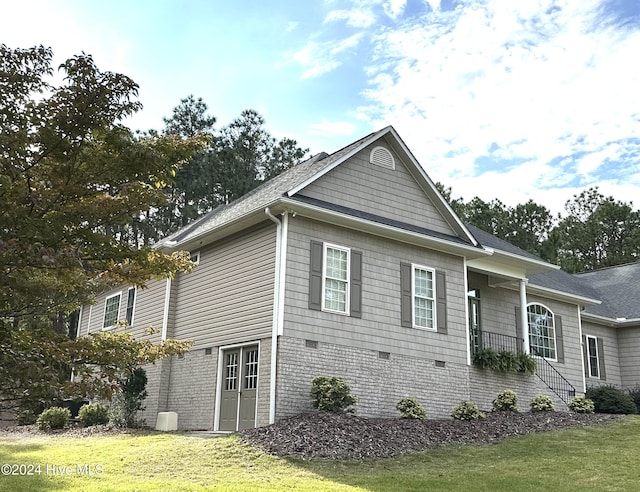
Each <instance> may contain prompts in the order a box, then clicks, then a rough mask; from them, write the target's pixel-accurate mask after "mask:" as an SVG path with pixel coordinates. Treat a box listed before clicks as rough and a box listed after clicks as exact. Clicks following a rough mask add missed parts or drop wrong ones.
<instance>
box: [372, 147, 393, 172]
mask: <svg viewBox="0 0 640 492" xmlns="http://www.w3.org/2000/svg"><path fill="white" fill-rule="evenodd" d="M369 162H370V163H371V164H375V165H376V166H380V167H386V168H387V169H395V168H396V161H395V160H394V159H393V155H391V152H389V151H388V150H387V149H385V148H384V147H374V148H373V150H371V155H370V156H369Z"/></svg>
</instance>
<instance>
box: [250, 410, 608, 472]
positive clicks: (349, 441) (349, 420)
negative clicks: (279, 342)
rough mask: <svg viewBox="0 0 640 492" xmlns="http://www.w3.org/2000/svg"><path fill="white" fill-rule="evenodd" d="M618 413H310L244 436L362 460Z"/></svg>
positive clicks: (298, 453) (305, 455)
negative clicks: (432, 416)
mask: <svg viewBox="0 0 640 492" xmlns="http://www.w3.org/2000/svg"><path fill="white" fill-rule="evenodd" d="M618 418H620V416H617V415H608V414H577V413H568V412H537V413H531V412H527V413H513V412H489V413H487V417H486V419H484V420H476V421H472V422H462V421H457V420H451V419H442V420H424V421H420V420H401V419H380V418H371V419H368V418H362V417H357V416H354V415H349V414H341V415H336V414H331V413H311V414H303V415H298V416H295V417H290V418H286V419H282V420H279V421H278V422H276V423H275V424H274V425H270V426H268V427H259V428H257V429H250V430H246V431H243V432H242V433H241V436H242V439H243V440H244V441H245V442H246V443H248V444H251V445H253V446H256V447H259V448H260V449H262V450H264V451H266V452H267V453H270V454H274V455H277V456H289V457H296V458H301V459H304V460H309V459H316V458H323V459H336V460H344V459H351V460H362V459H371V458H391V457H394V456H400V455H403V454H406V453H410V452H417V451H424V450H427V449H432V448H434V447H437V446H441V445H445V444H453V445H462V444H492V443H496V442H499V441H500V440H502V439H504V438H505V437H509V436H521V435H524V434H530V433H533V432H545V431H552V430H560V429H569V428H574V427H582V426H587V425H594V424H603V423H607V422H612V421H614V420H617V419H618Z"/></svg>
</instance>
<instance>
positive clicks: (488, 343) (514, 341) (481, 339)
mask: <svg viewBox="0 0 640 492" xmlns="http://www.w3.org/2000/svg"><path fill="white" fill-rule="evenodd" d="M471 347H472V350H473V353H474V354H475V353H476V352H477V351H478V350H480V349H487V348H492V349H494V350H497V351H499V352H500V351H507V352H523V349H522V339H520V338H518V337H512V336H510V335H503V334H502V333H494V332H492V331H484V330H478V329H472V330H471Z"/></svg>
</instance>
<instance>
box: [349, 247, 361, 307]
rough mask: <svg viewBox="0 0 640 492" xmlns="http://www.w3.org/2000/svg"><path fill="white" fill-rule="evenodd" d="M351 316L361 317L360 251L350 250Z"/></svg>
mask: <svg viewBox="0 0 640 492" xmlns="http://www.w3.org/2000/svg"><path fill="white" fill-rule="evenodd" d="M350 280H351V297H350V304H351V316H353V317H354V318H362V252H360V251H351V279H350Z"/></svg>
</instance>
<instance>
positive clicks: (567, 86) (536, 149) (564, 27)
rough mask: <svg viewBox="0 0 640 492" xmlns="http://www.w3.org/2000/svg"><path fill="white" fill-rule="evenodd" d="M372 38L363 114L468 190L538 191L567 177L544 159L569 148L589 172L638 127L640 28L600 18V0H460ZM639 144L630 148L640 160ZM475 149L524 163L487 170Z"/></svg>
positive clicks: (616, 154) (555, 158) (619, 152)
mask: <svg viewBox="0 0 640 492" xmlns="http://www.w3.org/2000/svg"><path fill="white" fill-rule="evenodd" d="M431 6H432V8H433V7H438V8H439V4H438V5H431ZM374 41H375V56H374V58H373V60H372V62H371V63H370V64H369V66H368V67H367V74H368V76H369V77H370V79H369V87H368V88H367V89H366V90H365V91H364V96H365V97H366V98H367V99H368V100H369V104H368V105H367V106H366V107H362V108H360V110H359V114H360V115H361V117H366V118H368V119H369V121H370V122H371V124H372V126H374V127H375V128H378V127H381V126H384V125H387V124H393V125H394V126H395V127H396V129H397V130H398V131H399V132H400V134H401V135H403V138H405V140H406V141H407V143H408V145H409V147H410V148H411V149H412V150H413V151H414V153H415V154H416V155H417V156H418V158H419V160H420V161H422V163H423V165H425V167H426V168H427V171H428V172H430V173H431V174H432V175H435V177H436V178H438V179H439V180H441V181H443V182H444V183H445V184H447V181H452V180H453V179H454V178H455V181H453V183H452V184H453V187H454V194H455V193H456V191H457V190H456V189H457V188H458V187H462V186H464V187H465V189H464V190H463V192H464V193H465V195H468V196H466V198H467V199H469V198H471V197H472V196H474V194H478V191H477V190H478V189H481V190H482V191H485V190H491V192H492V193H493V198H496V197H500V198H502V197H501V196H499V194H503V193H512V194H517V195H518V196H519V197H520V199H519V200H518V201H523V200H522V197H526V196H528V197H531V198H533V199H535V197H536V195H538V196H540V190H544V189H546V188H550V187H553V186H554V185H556V184H560V183H564V184H566V183H567V182H569V181H570V179H571V176H566V173H567V172H569V169H568V168H567V169H566V170H563V169H560V170H559V172H556V170H555V168H550V167H549V166H550V163H551V162H554V163H555V166H556V167H557V166H558V164H557V162H559V161H561V159H562V158H565V157H567V156H572V155H576V154H577V155H581V156H582V157H581V158H580V159H578V162H577V163H573V161H572V160H571V159H569V160H568V161H567V165H569V164H571V165H573V168H574V169H575V166H576V164H577V169H578V172H580V173H583V174H585V182H590V181H593V179H594V178H593V176H592V174H594V173H597V172H598V171H599V170H600V165H601V163H602V162H604V161H605V160H606V159H609V160H611V159H618V158H621V156H625V145H628V143H627V144H625V142H628V141H629V139H638V138H640V125H638V118H639V117H638V114H639V111H640V110H639V108H640V91H638V89H637V88H638V87H640V71H639V70H637V67H636V64H635V62H634V60H635V59H636V58H637V53H639V52H640V30H639V29H638V28H637V27H636V28H633V27H632V26H627V27H626V28H620V27H616V26H615V25H614V24H613V23H611V22H609V21H608V19H606V18H602V9H601V2H599V1H596V0H584V1H581V2H572V1H569V0H566V1H561V0H557V1H555V0H541V1H539V2H513V1H511V0H496V1H475V2H473V3H471V2H464V3H463V4H462V5H460V6H458V8H456V9H455V10H453V11H440V10H437V9H436V8H434V12H431V13H430V14H428V15H426V16H423V17H422V18H420V19H410V20H407V21H406V22H405V23H404V24H403V25H402V26H400V27H399V28H396V29H394V30H391V29H389V30H384V31H379V32H378V33H377V34H376V37H375V39H374ZM635 150H636V153H635V157H633V156H631V157H630V156H629V155H626V159H632V162H635V163H638V162H639V159H640V155H639V153H638V152H637V145H636V149H635ZM627 154H628V152H627ZM479 157H489V158H492V159H493V160H494V161H495V162H496V164H499V163H500V162H501V161H503V160H505V159H507V160H508V162H511V163H513V162H522V161H523V160H524V161H526V162H527V167H526V170H527V171H526V172H525V169H523V168H522V166H520V167H517V166H516V167H515V168H510V169H509V170H508V171H493V173H492V174H488V175H487V176H486V177H484V178H482V176H480V177H479V176H478V174H479V173H481V172H482V169H481V168H479V167H478V164H477V161H476V159H478V158H479ZM496 167H497V166H496ZM530 169H533V170H534V171H531V170H530ZM535 170H540V172H541V174H538V173H537V172H535ZM542 171H544V172H542ZM481 178H482V179H481ZM516 179H517V181H514V180H516ZM467 180H468V182H467ZM554 180H556V181H554ZM479 183H482V185H481V186H478V184H479ZM491 183H498V186H494V185H491ZM569 198H570V197H569ZM505 201H508V200H507V199H505Z"/></svg>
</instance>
